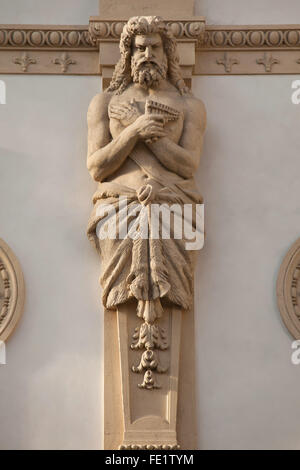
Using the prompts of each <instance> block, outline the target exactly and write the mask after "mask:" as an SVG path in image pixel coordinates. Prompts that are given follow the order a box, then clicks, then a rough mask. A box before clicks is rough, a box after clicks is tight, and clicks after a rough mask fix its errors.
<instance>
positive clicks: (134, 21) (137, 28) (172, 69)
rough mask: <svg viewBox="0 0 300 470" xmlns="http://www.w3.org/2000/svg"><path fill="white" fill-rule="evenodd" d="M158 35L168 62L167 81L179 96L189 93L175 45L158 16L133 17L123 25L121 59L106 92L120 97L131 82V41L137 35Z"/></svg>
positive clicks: (170, 33) (174, 40) (170, 34)
mask: <svg viewBox="0 0 300 470" xmlns="http://www.w3.org/2000/svg"><path fill="white" fill-rule="evenodd" d="M152 33H159V34H160V35H161V38H162V41H163V46H164V50H165V53H166V56H167V61H168V75H167V76H168V79H169V80H170V82H171V83H172V84H173V85H174V86H175V87H176V88H177V89H178V90H179V92H180V94H182V95H183V94H186V93H189V89H188V88H187V87H186V85H185V83H184V80H183V78H182V74H181V70H180V66H179V55H178V51H177V43H176V39H175V38H174V36H173V34H172V32H171V30H170V29H169V28H168V26H167V25H166V23H165V22H164V20H163V19H162V18H161V17H160V16H134V17H133V18H130V20H129V21H128V22H127V23H126V24H125V26H124V28H123V32H122V34H121V38H120V52H121V58H120V60H119V61H118V63H117V65H116V67H115V70H114V73H113V77H112V79H111V82H110V85H109V87H108V88H107V91H110V92H115V93H116V94H117V95H121V94H122V93H123V92H124V91H125V89H126V88H127V87H128V85H129V84H130V83H131V82H132V77H131V55H132V50H131V46H132V40H133V38H134V37H135V36H136V35H138V34H152Z"/></svg>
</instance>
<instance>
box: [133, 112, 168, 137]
mask: <svg viewBox="0 0 300 470" xmlns="http://www.w3.org/2000/svg"><path fill="white" fill-rule="evenodd" d="M131 128H132V130H133V131H134V132H136V135H137V136H138V137H139V138H140V139H142V140H146V141H147V140H150V139H153V138H154V139H158V138H159V137H165V136H166V132H165V130H164V118H163V116H161V115H159V114H142V115H141V116H140V117H139V118H137V120H136V121H135V122H134V123H133V124H132V125H131Z"/></svg>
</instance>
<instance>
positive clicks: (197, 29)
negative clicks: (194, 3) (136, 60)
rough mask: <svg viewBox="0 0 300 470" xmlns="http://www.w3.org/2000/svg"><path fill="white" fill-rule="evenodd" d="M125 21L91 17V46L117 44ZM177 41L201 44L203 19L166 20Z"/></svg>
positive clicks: (203, 28) (203, 30)
mask: <svg viewBox="0 0 300 470" xmlns="http://www.w3.org/2000/svg"><path fill="white" fill-rule="evenodd" d="M126 21H127V20H119V21H110V20H101V18H99V17H91V18H90V24H89V38H90V41H91V42H92V44H94V45H96V44H97V42H100V41H112V42H119V40H120V35H121V33H122V30H123V27H124V25H125V24H126ZM166 23H167V24H168V26H169V27H170V28H171V30H172V33H173V34H174V36H175V37H176V39H177V40H180V41H189V42H190V41H195V42H196V43H197V44H198V43H201V42H203V40H204V33H205V18H204V17H203V16H200V17H195V18H193V19H186V20H172V19H171V20H167V21H166Z"/></svg>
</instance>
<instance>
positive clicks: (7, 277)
mask: <svg viewBox="0 0 300 470" xmlns="http://www.w3.org/2000/svg"><path fill="white" fill-rule="evenodd" d="M24 300H25V286H24V278H23V273H22V270H21V267H20V264H19V262H18V260H17V258H16V256H15V255H14V253H13V252H12V250H11V249H10V248H9V246H8V245H7V244H6V243H5V242H4V241H3V240H2V239H1V238H0V340H1V341H6V340H7V338H8V337H9V336H10V335H11V333H12V332H13V330H14V328H15V326H16V325H17V323H18V321H19V319H20V317H21V315H22V311H23V306H24Z"/></svg>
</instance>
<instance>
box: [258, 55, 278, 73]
mask: <svg viewBox="0 0 300 470" xmlns="http://www.w3.org/2000/svg"><path fill="white" fill-rule="evenodd" d="M256 63H257V64H258V65H263V66H264V67H265V71H266V72H267V73H270V72H272V68H273V65H275V64H279V60H278V59H276V58H274V57H273V56H272V54H267V53H266V52H265V53H264V56H263V57H261V58H259V59H257V60H256Z"/></svg>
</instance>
